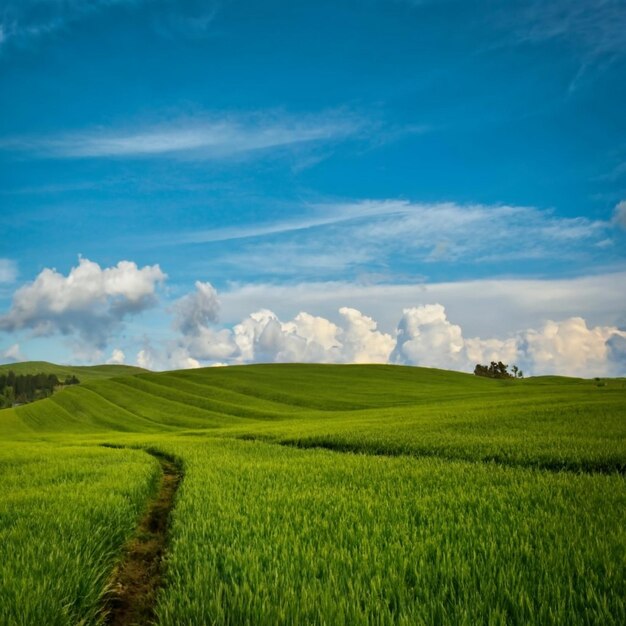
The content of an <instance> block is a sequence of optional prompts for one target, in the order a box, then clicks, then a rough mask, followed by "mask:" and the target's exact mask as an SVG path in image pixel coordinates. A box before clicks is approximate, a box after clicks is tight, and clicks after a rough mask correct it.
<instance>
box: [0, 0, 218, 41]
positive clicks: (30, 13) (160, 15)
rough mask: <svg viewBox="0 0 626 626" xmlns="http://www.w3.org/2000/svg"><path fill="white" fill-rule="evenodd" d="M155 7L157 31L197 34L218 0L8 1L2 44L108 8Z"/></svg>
mask: <svg viewBox="0 0 626 626" xmlns="http://www.w3.org/2000/svg"><path fill="white" fill-rule="evenodd" d="M150 5H154V6H155V9H156V10H155V12H154V14H152V13H150V14H148V15H147V18H149V17H151V18H153V19H150V20H146V21H149V22H150V23H151V24H152V25H153V26H154V30H155V31H156V32H158V33H161V34H164V35H169V34H170V33H176V34H180V33H185V34H191V35H193V34H196V33H199V32H204V31H206V29H207V28H208V27H209V25H210V24H211V22H212V21H213V19H214V18H215V15H216V13H217V8H218V3H217V1H216V2H212V1H204V0H191V1H190V2H185V3H184V4H183V3H180V2H178V1H177V0H160V1H158V2H157V1H156V0H89V1H85V0H63V1H59V0H7V1H6V2H3V3H2V4H1V13H0V47H1V46H3V44H8V43H14V44H17V45H18V46H26V45H29V44H32V43H33V42H34V41H36V40H38V39H40V38H41V37H44V36H46V35H50V34H52V33H56V32H58V31H61V30H63V29H66V28H69V27H70V26H72V25H74V24H76V23H78V22H80V21H81V20H84V19H87V18H89V17H91V16H94V15H98V14H100V13H102V12H104V11H106V10H108V9H113V8H115V7H118V8H126V9H133V8H139V7H141V6H147V7H150Z"/></svg>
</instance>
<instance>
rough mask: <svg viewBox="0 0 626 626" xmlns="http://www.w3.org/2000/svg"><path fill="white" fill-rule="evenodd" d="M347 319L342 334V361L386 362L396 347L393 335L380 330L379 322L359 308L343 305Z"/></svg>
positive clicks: (340, 310) (342, 311) (342, 313)
mask: <svg viewBox="0 0 626 626" xmlns="http://www.w3.org/2000/svg"><path fill="white" fill-rule="evenodd" d="M339 313H340V314H341V315H342V316H343V317H344V319H345V326H344V327H343V329H342V332H341V334H340V339H341V361H342V362H344V363H386V362H387V361H388V359H389V354H390V353H391V351H392V350H393V347H394V343H395V341H394V339H393V338H392V337H391V335H388V334H386V333H383V332H380V331H379V330H378V324H377V323H376V322H375V321H374V320H373V319H372V318H371V317H368V316H367V315H364V314H363V313H361V312H360V311H358V310H357V309H351V308H348V307H342V308H341V309H339Z"/></svg>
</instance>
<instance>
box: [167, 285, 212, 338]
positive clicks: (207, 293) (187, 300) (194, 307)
mask: <svg viewBox="0 0 626 626" xmlns="http://www.w3.org/2000/svg"><path fill="white" fill-rule="evenodd" d="M195 287H196V291H195V292H194V293H190V294H187V295H186V296H184V297H182V298H181V299H180V300H178V301H176V302H175V303H174V306H173V307H172V308H173V311H174V313H175V320H174V325H175V327H176V328H177V329H178V330H180V331H181V332H182V333H183V334H185V335H190V334H193V333H197V332H199V330H200V329H201V328H202V327H203V326H206V325H207V324H208V323H210V322H216V321H217V316H218V312H219V301H218V299H217V291H215V289H214V287H213V285H211V283H203V282H201V281H199V280H197V281H196V283H195Z"/></svg>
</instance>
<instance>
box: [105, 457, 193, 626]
mask: <svg viewBox="0 0 626 626" xmlns="http://www.w3.org/2000/svg"><path fill="white" fill-rule="evenodd" d="M145 451H146V452H147V453H148V454H151V455H152V456H154V457H155V458H156V459H157V460H158V461H159V463H160V464H161V471H162V476H161V482H160V485H159V489H158V492H157V493H156V495H155V496H154V498H153V499H152V500H151V501H150V502H149V504H148V507H147V511H146V513H145V515H144V516H143V518H142V519H141V521H140V523H139V525H138V526H137V531H136V533H135V535H134V536H133V538H132V539H131V540H130V541H129V542H128V543H127V544H126V546H125V548H124V554H123V557H122V561H121V562H120V563H119V564H118V565H117V567H116V568H115V571H114V573H113V575H112V577H111V582H110V584H109V591H108V593H107V596H106V598H105V603H104V612H105V614H106V620H105V623H106V624H107V625H109V626H131V625H132V626H142V625H144V624H146V625H147V624H151V623H153V621H154V609H155V604H156V596H157V592H158V591H159V590H160V589H161V587H162V586H163V573H164V572H163V557H164V555H165V551H166V548H167V532H168V528H169V522H170V513H171V511H172V508H173V507H174V500H175V496H176V491H177V490H178V487H179V485H180V481H181V480H182V470H181V466H180V463H179V462H178V461H177V460H176V459H174V458H173V457H170V456H167V455H164V454H163V453H162V452H159V451H155V450H145Z"/></svg>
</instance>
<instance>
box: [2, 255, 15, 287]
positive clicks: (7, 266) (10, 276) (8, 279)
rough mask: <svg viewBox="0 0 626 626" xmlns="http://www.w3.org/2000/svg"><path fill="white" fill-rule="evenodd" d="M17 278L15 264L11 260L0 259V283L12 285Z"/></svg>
mask: <svg viewBox="0 0 626 626" xmlns="http://www.w3.org/2000/svg"><path fill="white" fill-rule="evenodd" d="M16 278H17V264H16V263H15V261H13V260H11V259H0V283H12V282H15V279H16Z"/></svg>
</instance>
